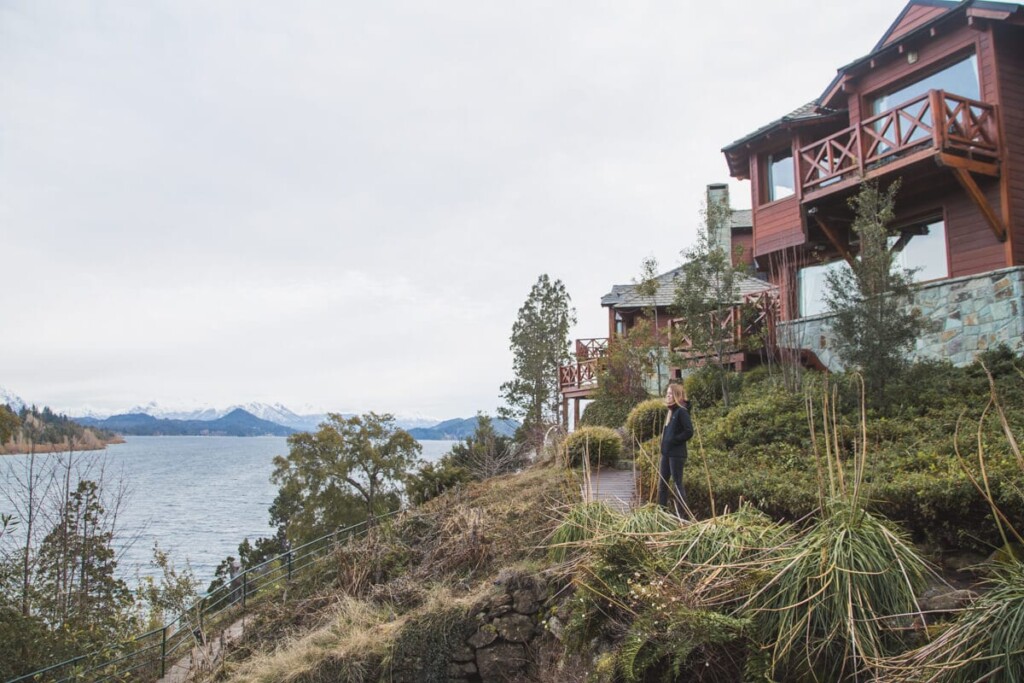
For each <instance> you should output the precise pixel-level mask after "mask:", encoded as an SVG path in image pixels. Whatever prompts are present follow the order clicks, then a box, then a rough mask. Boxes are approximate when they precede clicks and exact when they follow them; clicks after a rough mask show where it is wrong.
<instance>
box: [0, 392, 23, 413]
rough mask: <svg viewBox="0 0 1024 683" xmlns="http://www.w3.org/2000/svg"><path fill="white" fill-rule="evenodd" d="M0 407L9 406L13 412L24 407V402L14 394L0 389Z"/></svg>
mask: <svg viewBox="0 0 1024 683" xmlns="http://www.w3.org/2000/svg"><path fill="white" fill-rule="evenodd" d="M0 405H9V406H10V407H11V409H12V410H13V411H14V412H18V411H19V410H21V409H22V408H24V407H25V402H24V401H23V400H21V397H20V396H18V395H17V394H15V393H14V392H11V391H8V390H7V389H5V388H3V387H0Z"/></svg>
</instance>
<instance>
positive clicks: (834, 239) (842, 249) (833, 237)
mask: <svg viewBox="0 0 1024 683" xmlns="http://www.w3.org/2000/svg"><path fill="white" fill-rule="evenodd" d="M814 221H815V222H816V223H817V224H818V227H819V228H821V231H822V232H823V233H825V237H827V238H828V241H829V242H831V243H832V246H833V247H835V248H836V251H838V252H839V254H840V255H841V256H842V257H843V258H844V259H846V262H847V263H849V264H850V265H851V266H852V265H853V254H851V253H850V250H849V249H847V248H846V245H845V244H843V243H842V242H841V241H840V239H839V235H838V234H836V232H835V230H833V229H832V226H830V225H829V224H827V223H826V222H825V221H823V220H821V216H819V215H818V214H814Z"/></svg>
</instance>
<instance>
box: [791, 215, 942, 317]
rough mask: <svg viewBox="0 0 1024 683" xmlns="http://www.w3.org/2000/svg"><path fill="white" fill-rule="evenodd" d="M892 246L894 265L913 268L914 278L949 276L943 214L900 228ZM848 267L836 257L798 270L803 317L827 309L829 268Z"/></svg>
mask: <svg viewBox="0 0 1024 683" xmlns="http://www.w3.org/2000/svg"><path fill="white" fill-rule="evenodd" d="M889 249H890V250H891V251H893V252H894V253H895V257H896V258H895V263H894V265H895V267H896V268H900V269H903V270H909V271H911V279H912V280H913V281H914V282H927V281H929V280H941V279H943V278H947V277H949V256H948V250H947V248H946V224H945V223H944V222H943V221H942V219H941V218H933V219H930V220H925V221H920V222H917V223H913V224H910V225H907V226H905V227H903V228H901V229H900V231H899V234H896V235H893V236H891V237H890V238H889ZM849 267H850V266H849V265H848V264H847V263H846V261H845V260H843V259H836V260H834V261H829V262H827V263H821V264H818V265H814V266H808V267H807V268H801V269H800V270H799V271H797V308H798V311H799V315H800V317H801V318H805V317H807V316H811V315H818V314H819V313H827V312H828V307H827V306H826V305H825V291H826V290H827V289H828V287H827V285H826V284H825V276H826V274H827V273H829V272H830V271H833V270H846V269H849Z"/></svg>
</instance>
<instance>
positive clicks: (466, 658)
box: [452, 645, 476, 663]
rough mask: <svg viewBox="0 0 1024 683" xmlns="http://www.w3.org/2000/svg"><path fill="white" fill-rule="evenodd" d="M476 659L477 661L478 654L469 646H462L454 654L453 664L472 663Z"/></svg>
mask: <svg viewBox="0 0 1024 683" xmlns="http://www.w3.org/2000/svg"><path fill="white" fill-rule="evenodd" d="M474 659H476V653H474V652H473V648H471V647H469V646H468V645H460V646H458V647H456V648H455V650H454V652H452V661H453V662H459V663H462V662H472V661H473V660H474Z"/></svg>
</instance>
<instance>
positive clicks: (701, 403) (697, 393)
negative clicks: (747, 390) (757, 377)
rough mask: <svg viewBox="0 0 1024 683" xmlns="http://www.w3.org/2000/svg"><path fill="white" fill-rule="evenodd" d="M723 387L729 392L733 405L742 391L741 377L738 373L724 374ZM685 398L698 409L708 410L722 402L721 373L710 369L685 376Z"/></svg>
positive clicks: (701, 369) (702, 369)
mask: <svg viewBox="0 0 1024 683" xmlns="http://www.w3.org/2000/svg"><path fill="white" fill-rule="evenodd" d="M725 385H726V388H727V389H728V390H729V398H730V402H731V403H732V404H733V405H735V404H736V401H737V399H738V398H739V396H740V394H741V392H742V389H743V375H742V374H740V373H738V372H728V373H726V374H725ZM686 397H687V398H688V399H690V401H691V402H692V403H693V405H695V406H697V407H698V408H708V407H710V406H713V405H715V404H716V403H721V402H722V376H721V373H720V372H719V371H718V370H716V369H714V368H710V367H704V368H700V369H699V370H697V371H695V372H693V373H691V374H689V375H687V377H686Z"/></svg>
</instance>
